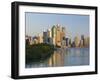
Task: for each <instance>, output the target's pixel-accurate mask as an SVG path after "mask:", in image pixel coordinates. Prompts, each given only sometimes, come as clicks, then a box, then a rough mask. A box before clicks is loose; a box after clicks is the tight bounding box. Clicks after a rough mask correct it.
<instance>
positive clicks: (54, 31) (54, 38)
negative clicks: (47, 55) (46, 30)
mask: <svg viewBox="0 0 100 81" xmlns="http://www.w3.org/2000/svg"><path fill="white" fill-rule="evenodd" d="M51 31H52V40H53V45H56V26H55V25H54V26H53V27H52V29H51Z"/></svg>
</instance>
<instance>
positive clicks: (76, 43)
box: [74, 36, 80, 47]
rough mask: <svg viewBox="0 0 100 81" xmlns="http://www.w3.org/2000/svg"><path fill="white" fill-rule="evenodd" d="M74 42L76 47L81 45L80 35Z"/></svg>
mask: <svg viewBox="0 0 100 81" xmlns="http://www.w3.org/2000/svg"><path fill="white" fill-rule="evenodd" d="M74 43H75V47H79V44H80V39H79V37H78V36H76V37H75V38H74Z"/></svg>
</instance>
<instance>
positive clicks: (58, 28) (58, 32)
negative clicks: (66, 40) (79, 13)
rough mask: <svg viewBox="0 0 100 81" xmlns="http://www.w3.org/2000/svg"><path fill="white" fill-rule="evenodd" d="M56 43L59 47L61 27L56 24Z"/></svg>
mask: <svg viewBox="0 0 100 81" xmlns="http://www.w3.org/2000/svg"><path fill="white" fill-rule="evenodd" d="M56 45H57V46H58V47H61V27H60V25H57V31H56Z"/></svg>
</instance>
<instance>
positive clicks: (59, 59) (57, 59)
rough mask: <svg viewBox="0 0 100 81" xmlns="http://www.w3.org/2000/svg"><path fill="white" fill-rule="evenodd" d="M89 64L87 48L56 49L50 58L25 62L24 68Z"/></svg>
mask: <svg viewBox="0 0 100 81" xmlns="http://www.w3.org/2000/svg"><path fill="white" fill-rule="evenodd" d="M79 65H89V48H67V49H61V48H59V49H57V50H56V51H54V53H53V54H52V55H51V56H50V58H48V59H46V60H45V61H41V62H35V63H34V62H32V63H28V64H26V68H34V67H57V66H79Z"/></svg>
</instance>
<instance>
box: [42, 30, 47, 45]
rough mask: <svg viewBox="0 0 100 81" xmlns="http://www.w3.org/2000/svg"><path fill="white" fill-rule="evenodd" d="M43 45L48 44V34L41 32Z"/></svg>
mask: <svg viewBox="0 0 100 81" xmlns="http://www.w3.org/2000/svg"><path fill="white" fill-rule="evenodd" d="M43 43H48V33H47V32H46V31H44V32H43Z"/></svg>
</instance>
